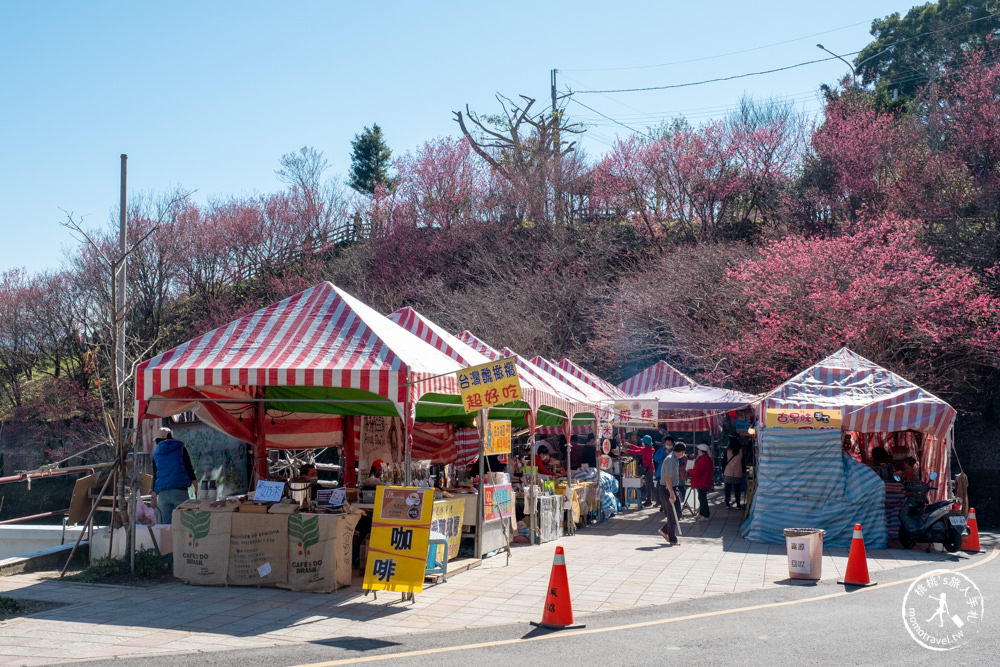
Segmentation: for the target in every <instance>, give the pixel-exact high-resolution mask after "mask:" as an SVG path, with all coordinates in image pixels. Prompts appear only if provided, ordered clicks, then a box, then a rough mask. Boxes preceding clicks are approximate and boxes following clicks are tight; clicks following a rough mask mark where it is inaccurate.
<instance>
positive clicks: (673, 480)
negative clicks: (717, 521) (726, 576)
mask: <svg viewBox="0 0 1000 667" xmlns="http://www.w3.org/2000/svg"><path fill="white" fill-rule="evenodd" d="M685 459H686V457H685V456H684V445H683V444H681V443H678V444H676V445H674V446H673V447H672V451H671V452H670V453H669V454H668V455H667V456H666V457H665V458H664V459H663V462H662V463H660V469H659V473H660V483H659V484H658V489H659V492H660V503H661V504H662V505H663V511H664V513H665V514H666V515H667V518H666V520H665V522H664V524H663V525H662V526H661V527H660V529H659V530H658V531H657V532H658V533H659V534H660V536H661V537H663V539H665V540H666V541H667V543H668V544H670V546H674V545H675V544H677V520H678V519H679V518H680V512H679V511H677V510H675V507H676V506H677V505H678V503H679V501H680V498H678V497H677V492H676V484H677V476H678V473H679V470H680V465H681V463H680V462H681V461H684V460H685Z"/></svg>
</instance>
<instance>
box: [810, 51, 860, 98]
mask: <svg viewBox="0 0 1000 667" xmlns="http://www.w3.org/2000/svg"><path fill="white" fill-rule="evenodd" d="M816 48H817V49H821V50H823V51H826V52H827V53H829V54H830V55H831V56H833V57H834V58H836V59H837V60H839V61H840V62H842V63H844V64H845V65H847V67H848V68H850V70H851V78H852V79H853V80H854V87H855V88H857V87H858V73H857V72H856V71H855V69H854V65H852V64H851V63H849V62H847V61H846V60H844V59H843V58H842V57H840V56H838V55H837V54H836V53H834V52H833V51H831V50H830V49H828V48H826V47H825V46H823V45H822V44H817V45H816Z"/></svg>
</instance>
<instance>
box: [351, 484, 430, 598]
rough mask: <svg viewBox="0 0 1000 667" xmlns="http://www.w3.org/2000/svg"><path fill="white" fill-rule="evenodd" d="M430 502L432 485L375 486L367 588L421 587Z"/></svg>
mask: <svg viewBox="0 0 1000 667" xmlns="http://www.w3.org/2000/svg"><path fill="white" fill-rule="evenodd" d="M433 505H434V491H433V490H432V489H419V488H416V487H406V486H380V487H378V491H377V492H376V494H375V510H374V514H373V515H372V533H371V538H370V543H369V547H368V562H367V564H366V565H365V580H364V588H365V589H366V590H370V591H399V592H401V593H420V592H421V591H423V590H424V572H425V571H426V569H427V545H428V543H429V540H430V532H431V512H432V511H433Z"/></svg>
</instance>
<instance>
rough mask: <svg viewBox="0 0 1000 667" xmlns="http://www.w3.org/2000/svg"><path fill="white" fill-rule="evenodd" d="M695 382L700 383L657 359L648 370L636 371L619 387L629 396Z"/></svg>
mask: <svg viewBox="0 0 1000 667" xmlns="http://www.w3.org/2000/svg"><path fill="white" fill-rule="evenodd" d="M693 384H698V383H697V382H695V381H694V380H692V379H691V378H689V377H688V376H687V375H684V373H681V372H680V371H679V370H677V369H676V368H674V367H673V366H671V365H670V364H668V363H667V362H665V361H657V362H656V363H655V364H653V365H652V366H650V367H649V368H647V369H646V370H644V371H640V372H639V373H636V374H635V375H633V376H632V377H630V378H629V379H627V380H625V381H624V382H622V383H621V384H619V385H618V388H619V389H621V390H622V391H624V392H625V393H626V394H628V395H629V396H638V395H639V394H645V393H646V392H647V391H656V390H657V389H671V388H673V387H683V386H684V385H693Z"/></svg>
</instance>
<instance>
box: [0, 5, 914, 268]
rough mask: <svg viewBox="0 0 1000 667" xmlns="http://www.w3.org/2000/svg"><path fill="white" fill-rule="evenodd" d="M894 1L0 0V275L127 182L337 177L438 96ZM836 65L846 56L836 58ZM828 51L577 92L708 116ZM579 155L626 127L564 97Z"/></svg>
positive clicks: (248, 183) (464, 97) (223, 188)
mask: <svg viewBox="0 0 1000 667" xmlns="http://www.w3.org/2000/svg"><path fill="white" fill-rule="evenodd" d="M910 6H911V4H910V3H909V2H904V3H900V2H885V1H882V0H866V1H864V2H862V1H860V0H843V1H841V2H837V3H826V2H815V1H813V2H808V1H807V2H801V1H798V2H791V1H789V2H785V1H781V2H778V1H772V2H763V3H750V2H745V0H744V1H728V0H727V1H717V2H711V3H693V2H690V1H687V2H674V1H663V2H627V1H622V2H618V3H610V2H549V3H540V2H518V1H512V2H504V3H435V2H422V3H415V2H381V3H357V2H352V3H339V2H319V1H302V0H299V1H295V0H292V1H288V2H254V1H250V0H241V1H239V2H235V1H226V2H223V1H212V0H202V1H200V2H189V1H186V0H177V1H174V2H169V3H168V2H134V1H132V2H112V1H103V2H96V1H77V2H68V1H51V0H50V1H42V0H39V1H35V2H27V1H24V0H20V1H15V0H2V1H0V63H2V67H3V73H4V74H3V78H2V86H3V88H2V94H3V98H2V103H0V156H2V157H3V160H2V161H0V231H2V234H3V239H4V241H3V243H2V244H0V270H8V269H11V268H14V267H18V266H23V267H26V268H27V269H28V270H29V271H41V270H46V269H55V268H58V267H59V265H60V262H61V259H62V256H63V250H64V249H65V248H69V247H71V246H73V245H74V243H75V242H74V241H73V239H72V237H71V236H70V234H69V232H68V231H67V230H66V229H65V228H63V227H62V226H61V225H60V223H61V222H62V221H64V220H65V218H66V213H64V211H65V212H72V213H73V214H74V216H76V217H78V218H79V217H81V216H82V217H83V218H84V221H85V224H87V225H88V226H90V227H98V226H104V225H106V224H108V221H109V219H110V216H111V214H112V211H115V210H117V202H118V187H119V155H120V154H121V153H127V154H128V155H129V191H130V193H136V192H140V191H142V192H147V193H153V194H163V193H166V192H168V191H171V190H173V189H174V188H176V187H178V186H181V187H184V188H187V189H192V190H196V191H197V192H196V195H195V198H196V200H197V201H200V202H204V201H207V200H208V199H210V198H213V197H226V196H229V195H234V194H240V193H250V192H271V191H275V190H277V189H279V188H280V185H279V183H278V181H277V179H276V178H275V175H274V172H275V170H276V169H277V168H278V166H279V165H278V162H279V160H280V158H281V155H282V154H284V153H288V152H293V151H295V150H297V149H299V148H301V147H302V146H313V147H315V148H317V149H319V150H320V151H322V152H323V153H324V154H325V155H326V157H327V159H328V160H329V162H330V164H331V166H332V173H334V174H341V175H343V174H346V173H347V169H348V166H349V164H350V150H351V148H350V141H351V139H352V138H353V137H354V135H355V134H357V133H359V132H361V131H362V129H363V128H364V127H365V126H366V125H371V124H372V123H376V122H377V123H378V124H379V125H381V126H382V128H383V131H384V133H385V136H386V139H387V140H388V143H389V145H390V147H391V148H392V150H393V152H394V154H395V155H400V154H402V153H404V152H406V151H408V150H412V149H414V148H416V147H417V146H419V145H420V144H422V143H423V142H424V141H427V140H430V139H434V138H436V137H441V136H445V135H452V134H453V135H457V134H458V127H457V125H456V123H455V122H454V121H453V119H452V111H454V110H459V109H463V108H464V106H465V104H469V106H470V107H471V108H472V109H473V110H479V111H481V112H484V113H489V112H493V111H496V110H497V108H498V107H497V103H496V101H495V100H494V98H493V96H494V94H495V93H496V92H502V93H504V94H506V95H508V96H512V97H514V96H516V95H518V94H520V93H524V94H527V95H530V96H532V97H536V98H537V99H538V102H537V106H539V107H543V106H546V105H548V104H549V72H550V70H551V69H553V68H556V69H559V70H560V73H559V75H558V82H559V88H560V91H561V92H565V89H566V87H569V88H571V89H573V90H577V91H582V90H607V89H620V88H633V87H649V86H663V85H673V84H679V83H687V82H694V81H701V80H705V79H712V78H719V77H727V76H732V75H735V74H743V73H748V72H756V71H762V70H770V69H775V68H779V67H786V66H788V65H794V64H796V63H802V62H806V61H811V60H817V59H821V58H824V57H826V56H825V54H824V53H823V52H821V51H820V50H819V49H817V48H816V46H815V45H816V43H817V42H822V43H823V44H824V45H825V46H826V47H827V48H829V49H831V50H833V51H835V52H836V53H843V54H846V53H850V52H854V51H858V50H860V49H861V48H862V47H864V46H865V45H866V44H867V43H868V42H869V41H870V40H871V37H870V35H869V33H868V31H869V28H870V24H871V21H872V19H874V18H879V17H883V16H886V15H887V14H890V13H892V12H894V11H898V12H900V13H905V12H906V11H907V10H908V9H909V7H910ZM847 59H848V60H851V59H852V56H847ZM846 70H847V68H846V66H845V65H844V64H843V63H842V62H840V61H838V60H829V61H827V62H821V63H816V64H812V65H807V66H803V67H799V68H795V69H789V70H785V71H783V72H778V73H774V74H769V75H764V76H753V77H747V78H742V79H736V80H734V81H729V82H724V83H713V84H707V85H700V86H692V87H686V88H677V89H671V90H665V91H654V92H646V93H615V94H587V95H582V94H581V95H577V96H576V99H578V100H579V101H581V102H583V103H584V104H586V105H587V106H590V107H592V108H593V109H595V110H597V111H598V112H600V113H601V114H604V115H606V116H610V117H611V118H612V119H614V120H615V121H618V122H620V123H623V124H624V125H628V126H631V127H635V128H637V129H644V128H646V127H648V126H656V125H658V124H659V122H660V120H661V119H670V118H673V117H676V116H678V115H684V116H686V117H688V118H689V119H690V120H691V121H692V122H694V123H698V122H701V121H704V120H705V119H708V118H712V117H718V116H722V115H725V114H726V112H727V110H730V109H732V108H733V107H734V106H736V105H737V104H738V102H739V99H740V97H741V96H742V95H743V94H748V95H752V96H753V97H755V98H757V99H766V98H771V97H777V98H780V99H784V100H788V101H791V102H793V103H794V104H795V105H796V107H797V108H799V109H800V110H801V111H803V112H806V113H810V114H815V113H816V112H817V111H818V110H819V109H820V101H819V98H818V93H817V90H818V87H819V85H820V84H822V83H834V82H836V81H837V80H838V79H839V78H840V77H842V76H843V75H844V74H845V73H846ZM568 112H569V113H570V115H571V116H572V117H573V119H575V120H580V121H584V122H587V123H588V126H589V130H588V134H587V135H586V136H585V137H584V138H583V140H582V144H581V145H582V148H583V149H584V150H585V151H586V152H587V154H588V155H590V156H591V157H597V156H599V155H601V154H602V153H603V152H604V151H605V150H607V147H608V145H609V144H610V143H611V142H613V141H614V139H615V137H616V136H619V135H622V136H624V135H627V134H629V131H628V130H627V129H625V128H624V127H622V126H621V125H619V124H617V123H615V122H612V121H610V120H607V119H605V118H602V117H601V116H600V115H597V114H595V113H594V112H592V111H589V110H587V109H585V108H583V107H582V106H580V105H578V104H575V103H570V104H569V106H568Z"/></svg>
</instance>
